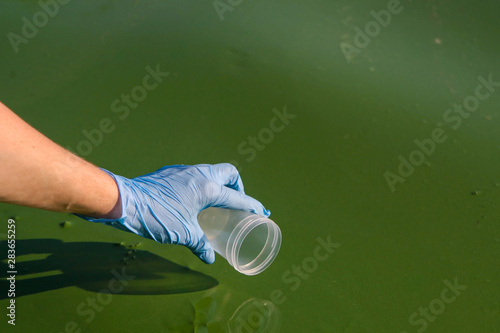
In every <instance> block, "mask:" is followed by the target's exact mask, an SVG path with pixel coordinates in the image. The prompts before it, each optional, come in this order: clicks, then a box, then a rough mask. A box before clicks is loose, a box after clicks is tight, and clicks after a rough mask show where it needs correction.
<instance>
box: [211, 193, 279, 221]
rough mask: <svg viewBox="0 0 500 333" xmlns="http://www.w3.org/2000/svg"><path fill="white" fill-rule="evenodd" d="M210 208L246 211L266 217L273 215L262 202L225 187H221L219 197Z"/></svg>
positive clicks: (214, 199)
mask: <svg viewBox="0 0 500 333" xmlns="http://www.w3.org/2000/svg"><path fill="white" fill-rule="evenodd" d="M210 206H214V207H221V208H229V209H238V210H244V211H247V212H250V213H254V214H258V215H261V216H264V217H269V215H271V212H270V211H269V210H267V209H266V208H265V207H264V205H262V204H261V203H260V201H258V200H256V199H254V198H252V197H251V196H248V195H246V194H244V193H241V192H238V191H235V190H233V189H230V188H227V187H224V186H222V187H221V191H220V194H219V195H218V197H216V198H213V200H212V202H210Z"/></svg>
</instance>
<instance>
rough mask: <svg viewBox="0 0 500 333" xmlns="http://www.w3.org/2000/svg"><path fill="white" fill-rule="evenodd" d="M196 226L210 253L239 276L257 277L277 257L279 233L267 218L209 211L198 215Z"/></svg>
mask: <svg viewBox="0 0 500 333" xmlns="http://www.w3.org/2000/svg"><path fill="white" fill-rule="evenodd" d="M198 223H199V224H200V227H201V229H203V231H204V232H205V234H206V235H207V238H208V240H209V241H210V244H211V245H212V248H213V249H214V251H215V252H217V253H218V254H220V255H221V256H223V257H224V258H225V259H226V260H227V262H228V263H229V264H230V265H231V266H233V267H234V269H236V270H237V271H238V272H240V273H243V274H245V275H256V274H259V273H261V272H262V271H264V270H265V269H266V268H267V267H269V265H271V263H272V262H273V260H274V259H275V258H276V256H277V255H278V252H279V249H280V246H281V230H280V228H279V227H278V225H277V224H276V223H274V222H273V221H272V220H270V219H268V218H265V217H262V216H260V215H256V214H252V213H248V212H244V211H241V210H233V209H224V208H214V207H211V208H207V209H205V210H203V211H201V212H200V214H199V215H198Z"/></svg>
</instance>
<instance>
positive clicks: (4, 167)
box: [0, 103, 119, 217]
mask: <svg viewBox="0 0 500 333" xmlns="http://www.w3.org/2000/svg"><path fill="white" fill-rule="evenodd" d="M118 198H119V193H118V188H117V186H116V183H115V181H114V180H113V178H111V177H110V176H109V175H108V174H107V173H105V172H104V171H102V170H100V169H99V168H97V167H96V166H94V165H92V164H91V163H89V162H87V161H85V160H83V159H81V158H80V157H78V156H75V155H73V154H72V153H70V152H69V151H67V150H65V149H64V148H62V147H60V146H59V145H57V144H55V143H54V142H52V141H51V140H49V139H48V138H46V137H45V136H44V135H42V134H41V133H40V132H38V131H37V130H35V129H34V128H33V127H31V126H30V125H28V124H27V123H26V122H24V121H23V120H22V119H21V118H19V117H18V116H17V115H16V114H14V113H13V112H12V111H10V110H9V109H8V108H7V107H6V106H5V105H3V104H2V103H0V201H2V202H8V203H13V204H18V205H23V206H29V207H35V208H42V209H47V210H53V211H59V212H70V213H78V214H83V215H88V216H94V217H116V216H115V215H116V214H117V211H118V210H119V209H118V208H119V207H116V205H117V202H118V201H119V200H118Z"/></svg>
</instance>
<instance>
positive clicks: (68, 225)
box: [59, 221, 71, 228]
mask: <svg viewBox="0 0 500 333" xmlns="http://www.w3.org/2000/svg"><path fill="white" fill-rule="evenodd" d="M59 226H60V227H61V228H69V227H71V222H70V221H64V222H61V223H59Z"/></svg>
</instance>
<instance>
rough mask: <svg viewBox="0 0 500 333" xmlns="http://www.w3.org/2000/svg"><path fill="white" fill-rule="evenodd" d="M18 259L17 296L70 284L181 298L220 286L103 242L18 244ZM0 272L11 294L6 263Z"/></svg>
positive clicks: (2, 246)
mask: <svg viewBox="0 0 500 333" xmlns="http://www.w3.org/2000/svg"><path fill="white" fill-rule="evenodd" d="M7 245H8V244H7V242H6V241H2V242H0V249H1V251H2V253H7V249H8V248H7ZM21 256H25V257H24V258H22V257H21ZM30 257H31V258H30ZM41 258H42V259H41ZM16 259H17V261H16V267H15V268H16V270H17V274H16V282H15V284H16V287H15V290H16V297H20V296H26V295H32V294H37V293H40V292H44V291H50V290H55V289H60V288H64V287H72V286H76V287H79V288H82V289H85V290H88V291H92V292H101V293H120V294H125V295H164V294H180V293H189V292H194V291H200V290H206V289H210V288H212V287H215V286H216V285H217V284H218V282H217V280H215V279H214V278H212V277H210V276H207V275H205V274H202V273H199V272H196V271H192V270H190V269H189V268H187V267H184V266H181V265H178V264H176V263H173V262H171V261H169V260H167V259H164V258H162V257H160V256H158V255H156V254H153V253H150V252H148V251H144V250H140V249H136V248H130V247H125V246H123V245H120V244H112V243H104V242H72V243H65V242H63V241H61V240H57V239H28V240H16ZM30 259H31V260H30ZM0 271H1V273H0V278H1V279H2V280H1V281H0V290H9V281H8V280H6V279H5V278H6V277H8V276H9V274H8V273H7V271H9V267H8V262H7V260H3V261H2V262H1V263H0ZM54 271H59V273H58V274H54ZM49 274H50V275H49ZM44 275H45V276H44ZM6 297H7V293H1V294H0V299H5V298H6Z"/></svg>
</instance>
